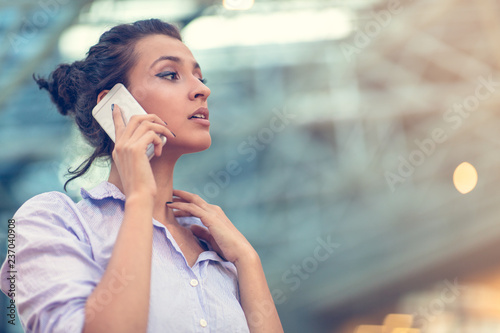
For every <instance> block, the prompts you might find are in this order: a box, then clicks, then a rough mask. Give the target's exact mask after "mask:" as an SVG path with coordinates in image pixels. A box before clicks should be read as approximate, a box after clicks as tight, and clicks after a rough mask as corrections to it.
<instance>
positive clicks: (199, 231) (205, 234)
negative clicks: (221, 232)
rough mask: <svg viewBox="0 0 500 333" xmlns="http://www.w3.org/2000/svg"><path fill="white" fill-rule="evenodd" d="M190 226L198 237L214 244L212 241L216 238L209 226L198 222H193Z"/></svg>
mask: <svg viewBox="0 0 500 333" xmlns="http://www.w3.org/2000/svg"><path fill="white" fill-rule="evenodd" d="M189 228H190V229H191V231H192V232H193V234H194V235H195V236H196V237H198V238H201V239H203V240H204V241H206V242H208V243H210V245H213V244H212V241H213V240H214V238H213V237H212V235H211V234H210V231H208V229H207V228H205V227H202V226H201V225H197V224H192V225H191V226H190V227H189ZM212 247H213V246H212Z"/></svg>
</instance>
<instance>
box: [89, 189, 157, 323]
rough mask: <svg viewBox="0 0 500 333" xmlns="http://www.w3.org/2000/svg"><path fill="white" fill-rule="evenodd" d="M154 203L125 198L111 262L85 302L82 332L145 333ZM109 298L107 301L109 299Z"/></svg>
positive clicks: (143, 199) (139, 198) (135, 198)
mask: <svg viewBox="0 0 500 333" xmlns="http://www.w3.org/2000/svg"><path fill="white" fill-rule="evenodd" d="M152 202H153V200H147V199H146V198H145V197H139V196H136V197H134V198H130V199H129V198H127V200H126V203H125V215H124V218H123V222H122V226H121V227H120V231H119V233H118V236H117V239H116V243H115V246H114V248H113V252H112V255H111V259H110V261H109V264H108V266H107V268H106V272H105V273H104V275H103V277H102V279H101V281H100V282H99V284H98V285H97V287H96V288H95V289H94V291H93V292H92V294H91V295H90V297H89V298H88V299H87V303H86V307H85V328H84V331H83V332H84V333H87V332H89V333H90V332H91V333H97V332H106V333H108V332H109V333H113V332H146V329H147V321H148V313H149V295H150V280H151V255H152V253H151V252H152V237H153V224H152V223H150V222H151V218H152V214H153V208H152ZM109 297H110V298H111V300H109V299H108V298H109Z"/></svg>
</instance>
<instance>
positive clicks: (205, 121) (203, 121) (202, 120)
mask: <svg viewBox="0 0 500 333" xmlns="http://www.w3.org/2000/svg"><path fill="white" fill-rule="evenodd" d="M189 120H191V121H194V122H196V123H199V124H200V125H204V126H210V121H209V120H208V119H203V118H190V119H189Z"/></svg>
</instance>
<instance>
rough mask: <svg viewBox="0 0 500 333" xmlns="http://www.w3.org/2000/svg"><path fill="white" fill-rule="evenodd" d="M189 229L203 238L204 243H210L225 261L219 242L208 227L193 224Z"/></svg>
mask: <svg viewBox="0 0 500 333" xmlns="http://www.w3.org/2000/svg"><path fill="white" fill-rule="evenodd" d="M189 228H190V229H191V231H192V232H193V234H194V235H195V236H196V237H198V238H201V239H203V240H204V241H206V242H208V243H209V244H210V245H211V246H212V248H213V249H214V250H215V252H217V253H218V254H219V255H220V256H221V257H222V258H223V259H224V256H223V254H222V251H221V249H220V247H219V245H217V242H216V241H215V239H214V237H213V236H212V234H211V233H210V231H208V229H207V228H206V227H202V226H200V225H197V224H192V225H191V226H190V227H189Z"/></svg>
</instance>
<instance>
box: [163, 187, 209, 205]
mask: <svg viewBox="0 0 500 333" xmlns="http://www.w3.org/2000/svg"><path fill="white" fill-rule="evenodd" d="M172 193H173V194H174V195H175V196H178V197H179V198H181V199H183V200H184V201H187V202H192V203H194V204H195V205H197V206H200V207H206V206H207V205H208V203H207V202H206V201H205V200H203V199H202V198H201V197H200V196H199V195H197V194H193V193H189V192H187V191H181V190H173V192H172Z"/></svg>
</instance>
